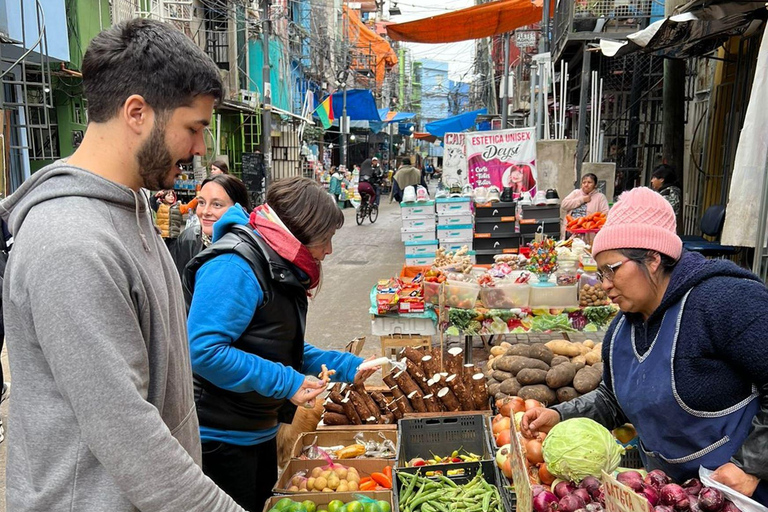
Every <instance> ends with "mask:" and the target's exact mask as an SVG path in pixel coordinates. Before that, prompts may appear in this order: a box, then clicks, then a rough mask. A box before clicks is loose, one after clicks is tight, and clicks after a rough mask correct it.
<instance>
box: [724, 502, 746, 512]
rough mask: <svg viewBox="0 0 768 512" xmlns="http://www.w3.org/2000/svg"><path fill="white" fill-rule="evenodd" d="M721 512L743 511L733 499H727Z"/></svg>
mask: <svg viewBox="0 0 768 512" xmlns="http://www.w3.org/2000/svg"><path fill="white" fill-rule="evenodd" d="M720 512H741V509H740V508H739V507H737V506H736V505H735V504H734V503H733V502H732V501H730V500H725V503H723V508H721V509H720Z"/></svg>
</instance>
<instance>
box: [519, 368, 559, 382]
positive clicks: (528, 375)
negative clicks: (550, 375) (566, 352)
mask: <svg viewBox="0 0 768 512" xmlns="http://www.w3.org/2000/svg"><path fill="white" fill-rule="evenodd" d="M550 371H552V370H550ZM516 378H517V382H519V383H520V384H522V385H523V386H528V385H530V384H543V383H544V382H546V380H547V372H546V371H545V370H537V369H535V368H523V369H522V370H520V371H519V372H517V377H516Z"/></svg>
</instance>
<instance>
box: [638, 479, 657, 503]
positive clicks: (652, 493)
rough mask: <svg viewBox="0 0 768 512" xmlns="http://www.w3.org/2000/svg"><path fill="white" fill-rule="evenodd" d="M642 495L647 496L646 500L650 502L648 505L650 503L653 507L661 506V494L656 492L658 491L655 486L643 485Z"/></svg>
mask: <svg viewBox="0 0 768 512" xmlns="http://www.w3.org/2000/svg"><path fill="white" fill-rule="evenodd" d="M640 494H642V495H643V496H645V499H647V500H648V503H650V504H651V506H652V507H655V506H656V505H658V504H659V493H658V492H656V489H654V488H653V486H651V485H647V484H643V490H642V491H641V492H640Z"/></svg>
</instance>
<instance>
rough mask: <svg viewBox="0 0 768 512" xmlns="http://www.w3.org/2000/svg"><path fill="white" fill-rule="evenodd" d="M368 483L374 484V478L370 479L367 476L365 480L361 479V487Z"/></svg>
mask: <svg viewBox="0 0 768 512" xmlns="http://www.w3.org/2000/svg"><path fill="white" fill-rule="evenodd" d="M368 482H373V478H371V477H369V476H366V477H365V478H361V479H360V484H361V485H362V484H365V483H368Z"/></svg>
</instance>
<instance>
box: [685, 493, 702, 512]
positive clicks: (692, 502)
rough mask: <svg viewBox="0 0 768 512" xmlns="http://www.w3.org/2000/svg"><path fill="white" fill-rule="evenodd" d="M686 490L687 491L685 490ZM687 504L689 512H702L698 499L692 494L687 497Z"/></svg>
mask: <svg viewBox="0 0 768 512" xmlns="http://www.w3.org/2000/svg"><path fill="white" fill-rule="evenodd" d="M686 490H687V489H686ZM688 502H689V507H690V511H691V512H702V510H701V507H699V497H698V496H694V495H692V494H689V495H688Z"/></svg>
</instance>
